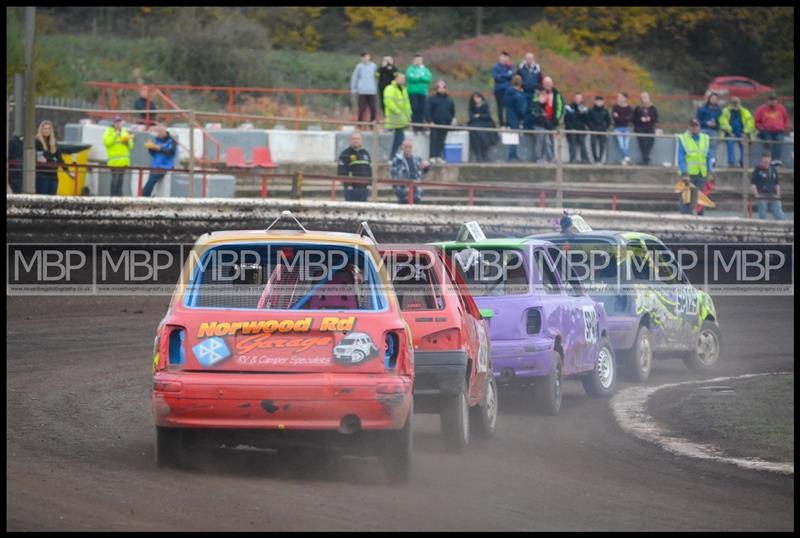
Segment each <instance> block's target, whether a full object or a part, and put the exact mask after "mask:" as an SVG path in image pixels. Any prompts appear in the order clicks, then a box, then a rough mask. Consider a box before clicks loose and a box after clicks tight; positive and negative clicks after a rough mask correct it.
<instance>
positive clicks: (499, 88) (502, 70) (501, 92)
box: [492, 51, 514, 127]
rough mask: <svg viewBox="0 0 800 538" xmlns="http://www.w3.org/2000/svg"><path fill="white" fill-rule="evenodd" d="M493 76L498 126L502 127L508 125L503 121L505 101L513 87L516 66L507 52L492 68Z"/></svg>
mask: <svg viewBox="0 0 800 538" xmlns="http://www.w3.org/2000/svg"><path fill="white" fill-rule="evenodd" d="M492 76H493V77H494V98H495V100H496V101H497V120H498V121H497V125H499V126H500V127H502V126H504V125H505V124H506V123H505V121H503V99H504V98H505V96H506V92H507V91H508V89H509V88H510V87H511V79H512V78H513V77H514V66H513V65H512V64H511V60H510V59H509V57H508V53H507V52H506V51H503V52H501V53H500V61H499V62H497V63H496V64H494V67H492Z"/></svg>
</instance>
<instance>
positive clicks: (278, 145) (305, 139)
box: [267, 129, 336, 163]
mask: <svg viewBox="0 0 800 538" xmlns="http://www.w3.org/2000/svg"><path fill="white" fill-rule="evenodd" d="M267 132H268V133H269V146H270V149H271V150H272V159H273V160H274V161H275V162H279V163H280V162H331V161H333V160H335V155H334V153H335V150H336V133H335V132H333V131H289V130H283V129H270V130H268V131H267Z"/></svg>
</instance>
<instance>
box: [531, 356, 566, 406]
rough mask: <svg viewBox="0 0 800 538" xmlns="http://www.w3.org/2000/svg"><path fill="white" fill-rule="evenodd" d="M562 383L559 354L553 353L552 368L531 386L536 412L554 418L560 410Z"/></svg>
mask: <svg viewBox="0 0 800 538" xmlns="http://www.w3.org/2000/svg"><path fill="white" fill-rule="evenodd" d="M563 382H564V372H563V360H562V357H561V353H559V352H558V351H554V352H553V366H552V367H551V368H550V373H549V374H548V375H546V376H542V377H539V378H537V380H536V384H535V385H534V386H533V394H534V398H535V400H536V408H537V410H538V411H539V412H540V413H542V414H544V415H550V416H555V415H557V414H558V412H559V411H560V410H561V386H562V384H563Z"/></svg>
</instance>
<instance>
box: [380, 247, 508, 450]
mask: <svg viewBox="0 0 800 538" xmlns="http://www.w3.org/2000/svg"><path fill="white" fill-rule="evenodd" d="M381 256H382V258H383V260H384V262H385V263H386V264H387V266H388V267H389V268H390V274H391V275H392V283H393V285H394V290H395V294H396V295H397V299H398V302H399V303H400V309H401V310H402V312H403V317H404V318H405V320H406V322H407V323H408V325H409V327H410V329H411V335H412V338H413V342H414V370H415V381H414V409H415V411H416V412H421V413H438V414H439V416H440V421H441V429H442V433H443V435H444V441H445V446H446V447H447V448H448V450H450V451H452V452H463V451H464V449H465V448H466V446H467V444H468V443H469V440H470V432H471V431H474V432H475V433H476V434H477V435H478V436H480V437H483V438H491V437H492V436H493V435H494V432H495V430H496V428H497V410H498V401H497V384H496V381H495V379H494V375H493V373H492V364H491V353H490V349H489V338H488V335H489V327H488V325H487V321H486V319H485V317H484V316H482V315H481V311H480V310H479V309H478V306H477V305H476V304H475V301H474V300H473V299H472V296H471V295H470V293H469V290H468V289H467V286H466V285H465V284H464V282H463V280H461V277H460V275H457V274H453V273H451V271H450V269H449V268H448V264H446V263H443V260H442V256H443V254H442V253H441V251H439V250H438V249H436V248H435V247H427V248H418V249H407V248H403V249H397V250H394V249H385V250H381Z"/></svg>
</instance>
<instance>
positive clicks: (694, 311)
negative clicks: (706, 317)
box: [649, 239, 699, 350]
mask: <svg viewBox="0 0 800 538" xmlns="http://www.w3.org/2000/svg"><path fill="white" fill-rule="evenodd" d="M649 244H650V245H652V246H653V248H658V249H660V252H661V253H665V256H669V257H670V260H669V262H670V263H672V262H673V261H674V255H673V253H672V251H671V250H670V249H669V247H667V246H666V245H665V244H664V243H662V242H661V241H659V240H657V239H654V240H651V241H650V243H649ZM666 253H668V254H666ZM675 265H676V267H675V270H674V274H669V275H665V278H667V279H668V286H669V288H670V290H671V295H672V296H673V297H674V298H675V315H676V318H677V319H676V323H678V327H677V329H676V333H675V339H674V340H673V342H672V349H676V350H684V349H689V348H691V343H692V342H693V341H694V339H693V333H694V330H695V327H697V326H698V315H699V314H698V304H697V299H698V298H697V290H695V289H694V287H693V286H692V285H691V283H690V282H689V279H688V278H686V275H685V274H684V273H683V271H681V269H680V267H677V264H675Z"/></svg>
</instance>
